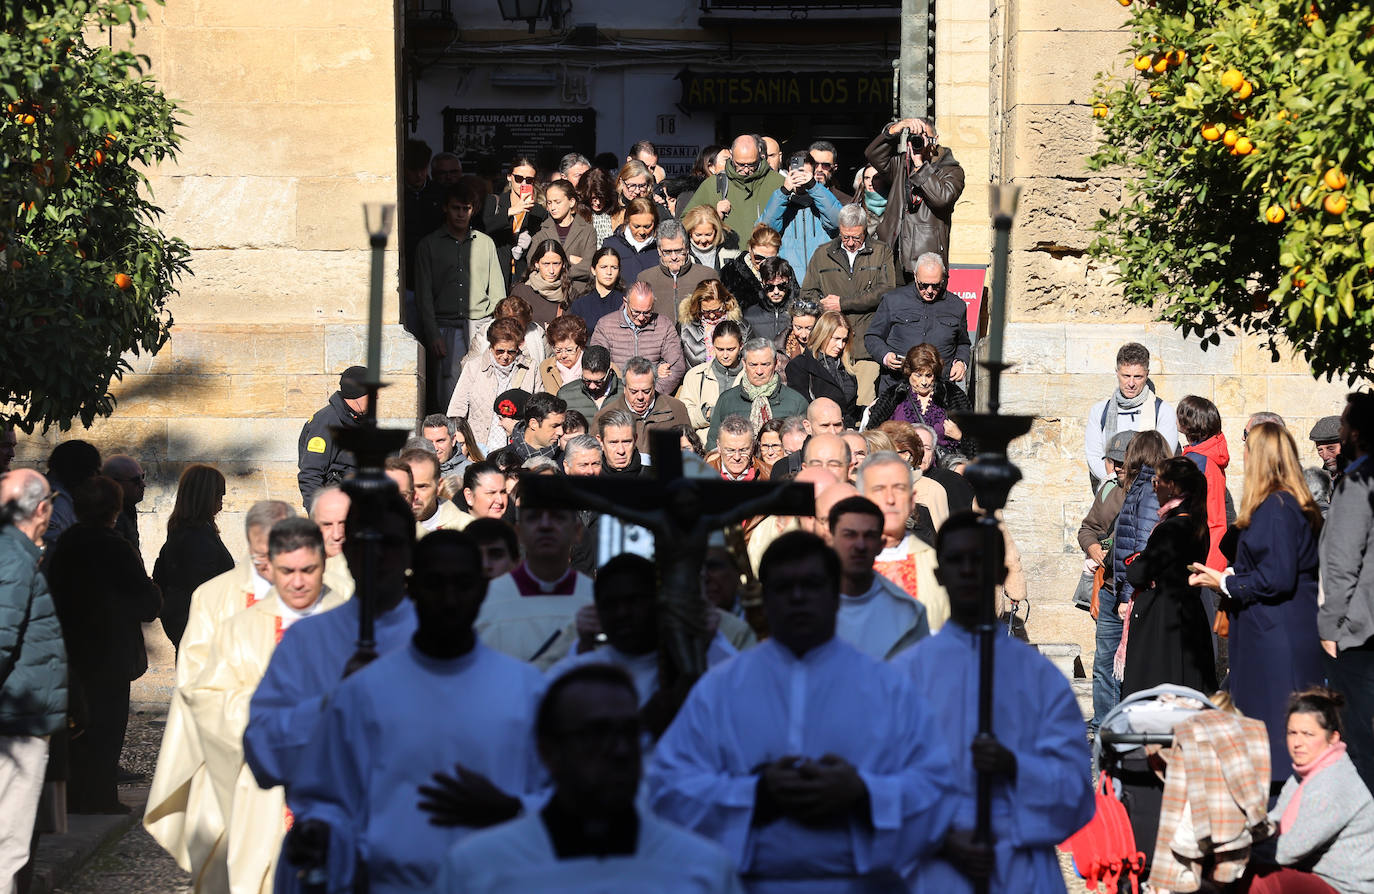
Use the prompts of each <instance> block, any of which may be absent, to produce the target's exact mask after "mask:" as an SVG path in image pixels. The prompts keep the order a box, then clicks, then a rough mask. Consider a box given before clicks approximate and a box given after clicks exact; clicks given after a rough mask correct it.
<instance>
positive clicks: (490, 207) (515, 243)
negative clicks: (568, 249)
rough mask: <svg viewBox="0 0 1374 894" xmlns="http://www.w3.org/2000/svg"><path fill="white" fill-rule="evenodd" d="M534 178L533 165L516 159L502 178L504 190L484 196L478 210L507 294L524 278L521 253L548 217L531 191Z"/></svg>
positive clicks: (525, 261)
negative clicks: (499, 266)
mask: <svg viewBox="0 0 1374 894" xmlns="http://www.w3.org/2000/svg"><path fill="white" fill-rule="evenodd" d="M538 176H539V175H538V172H537V171H536V170H535V167H534V162H533V161H531V160H530V159H528V158H526V157H524V156H521V157H520V158H517V159H516V160H515V161H514V162H513V163H512V164H511V168H510V173H509V174H508V175H506V183H507V188H506V189H505V190H503V191H501V192H500V193H499V194H497V195H493V196H488V197H487V201H486V204H485V207H484V208H483V210H482V232H484V233H486V234H487V235H488V236H490V237H491V241H492V242H495V243H496V255H497V258H498V259H499V260H500V262H501V272H502V274H504V276H505V278H506V290H507V291H509V290H510V284H511V283H512V282H520V281H522V280H523V279H524V278H525V274H526V270H527V268H528V259H527V258H526V257H525V252H526V251H528V250H529V247H530V243H532V242H533V241H534V234H535V233H538V232H539V228H540V227H542V226H543V225H544V220H545V219H546V218H547V217H548V212H547V211H545V210H544V208H543V202H542V201H541V200H540V197H539V195H538V194H537V191H536V189H535V181H536V179H537V178H538Z"/></svg>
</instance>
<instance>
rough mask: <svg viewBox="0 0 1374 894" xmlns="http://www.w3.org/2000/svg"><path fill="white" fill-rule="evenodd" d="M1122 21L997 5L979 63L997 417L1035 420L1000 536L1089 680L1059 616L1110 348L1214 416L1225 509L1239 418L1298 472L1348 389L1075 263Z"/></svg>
mask: <svg viewBox="0 0 1374 894" xmlns="http://www.w3.org/2000/svg"><path fill="white" fill-rule="evenodd" d="M946 5H947V4H946ZM1128 12H1129V11H1128V10H1125V9H1123V8H1122V7H1120V6H1119V5H1118V4H1116V3H1111V2H1102V0H1073V2H1053V0H994V2H993V4H992V18H991V22H992V27H991V32H992V37H993V40H992V41H991V44H990V47H991V56H992V58H991V61H990V64H989V65H988V66H987V68H988V70H990V71H991V72H992V78H991V79H990V87H989V105H990V108H991V109H992V114H991V115H990V128H991V140H990V142H991V144H992V146H993V152H992V163H991V169H990V171H991V176H992V177H993V178H995V179H999V180H1003V181H1011V182H1014V183H1017V184H1019V185H1021V186H1022V187H1023V192H1022V196H1021V204H1020V209H1019V212H1018V214H1017V217H1016V223H1015V227H1014V229H1013V232H1012V256H1011V269H1010V273H1009V276H1008V283H1009V288H1008V305H1009V317H1008V320H1009V322H1008V325H1007V330H1006V354H1007V357H1006V359H1007V360H1008V361H1009V362H1014V363H1016V364H1017V365H1016V367H1015V369H1014V370H1013V371H1012V372H1011V373H1010V374H1009V375H1008V376H1007V377H1006V378H1005V380H1004V383H1005V384H1004V395H1005V399H1004V411H1005V412H1014V413H1027V414H1033V415H1036V416H1038V417H1039V419H1038V420H1037V422H1036V424H1035V428H1034V429H1033V431H1032V432H1031V434H1030V435H1029V436H1028V437H1026V438H1024V439H1022V440H1020V441H1018V442H1016V443H1015V444H1014V445H1013V457H1012V458H1013V460H1014V461H1015V462H1016V463H1017V464H1018V465H1019V466H1020V467H1021V470H1022V472H1023V473H1024V475H1025V479H1024V481H1022V482H1021V483H1020V484H1019V485H1018V486H1017V487H1016V489H1015V490H1013V492H1012V500H1011V503H1010V505H1009V506H1008V509H1007V512H1006V518H1007V524H1008V526H1009V528H1010V530H1011V531H1012V534H1013V536H1014V537H1015V538H1016V541H1017V543H1018V544H1019V546H1020V548H1021V552H1022V555H1023V560H1024V563H1025V568H1026V574H1027V577H1028V579H1029V585H1030V594H1031V599H1032V601H1033V604H1034V609H1033V611H1032V617H1031V622H1030V628H1031V635H1032V637H1033V638H1034V639H1036V640H1038V641H1042V642H1056V641H1057V642H1077V643H1079V644H1081V645H1082V647H1083V660H1084V662H1085V664H1086V665H1087V666H1089V667H1090V666H1091V662H1090V653H1091V650H1092V625H1091V620H1090V619H1089V617H1088V616H1087V614H1086V613H1084V612H1081V611H1078V610H1076V609H1073V608H1072V607H1070V605H1069V599H1070V597H1071V595H1072V593H1073V588H1074V585H1075V583H1076V581H1077V578H1078V575H1079V573H1080V571H1081V569H1082V553H1081V552H1080V551H1079V549H1078V546H1077V537H1076V535H1077V531H1078V527H1079V525H1080V523H1081V521H1082V518H1083V515H1084V514H1085V513H1086V511H1087V509H1088V506H1089V505H1090V503H1091V493H1090V490H1089V484H1088V477H1087V470H1086V462H1085V459H1084V456H1083V434H1084V428H1085V426H1086V423H1087V414H1088V409H1089V407H1090V406H1091V405H1092V404H1093V403H1095V402H1096V401H1099V400H1102V399H1103V398H1105V397H1107V396H1108V395H1109V394H1110V393H1111V391H1112V389H1113V388H1114V387H1115V379H1114V376H1113V369H1114V362H1115V355H1116V350H1117V348H1118V347H1119V346H1120V345H1121V344H1122V343H1124V342H1126V341H1138V342H1141V343H1143V344H1144V345H1146V346H1147V347H1148V348H1149V349H1150V352H1151V355H1152V362H1151V370H1150V371H1151V375H1152V378H1153V380H1154V383H1155V385H1156V386H1157V388H1158V392H1159V394H1160V396H1161V397H1163V398H1165V399H1166V400H1169V401H1175V402H1176V401H1177V400H1178V399H1179V398H1181V397H1183V396H1184V395H1187V394H1196V395H1200V396H1202V397H1206V398H1208V399H1209V400H1212V401H1214V402H1215V403H1216V404H1217V406H1218V407H1219V409H1220V410H1221V414H1222V417H1223V421H1224V424H1225V429H1224V430H1225V433H1226V435H1227V437H1228V439H1229V441H1230V447H1231V450H1232V457H1233V458H1232V464H1231V466H1230V469H1229V470H1228V476H1229V478H1228V480H1229V486H1230V490H1231V492H1232V495H1233V497H1235V498H1236V500H1237V501H1239V497H1240V494H1241V482H1242V475H1243V471H1244V464H1243V457H1242V455H1241V454H1242V446H1241V441H1240V435H1241V431H1242V428H1243V426H1244V422H1245V418H1246V417H1247V416H1248V415H1249V414H1250V413H1253V412H1256V411H1259V410H1264V409H1268V410H1273V411H1276V412H1278V413H1280V414H1282V415H1283V416H1284V417H1285V419H1286V420H1287V422H1288V423H1289V427H1290V429H1291V430H1292V431H1293V433H1294V435H1295V436H1296V437H1297V438H1298V442H1299V447H1300V450H1301V452H1302V456H1303V460H1304V462H1305V463H1306V464H1309V465H1317V464H1319V463H1318V460H1317V457H1316V453H1315V451H1314V450H1313V448H1312V444H1311V442H1310V441H1308V440H1307V438H1306V435H1307V432H1308V431H1309V430H1310V428H1311V426H1312V424H1313V423H1314V422H1315V421H1316V419H1317V418H1318V417H1321V416H1325V415H1329V414H1332V413H1338V412H1340V409H1341V407H1342V405H1343V396H1344V394H1345V392H1346V389H1345V388H1344V387H1342V386H1341V385H1340V384H1331V383H1326V382H1318V381H1315V380H1314V379H1313V377H1312V375H1311V371H1310V369H1309V368H1308V367H1307V366H1306V365H1305V364H1302V363H1300V362H1298V361H1295V360H1293V359H1292V358H1291V357H1289V356H1286V355H1285V356H1282V357H1280V358H1279V359H1278V360H1273V359H1272V358H1271V356H1270V353H1269V351H1268V350H1267V349H1265V348H1263V347H1262V346H1261V345H1260V344H1259V343H1258V341H1257V340H1256V339H1253V338H1239V337H1237V338H1229V339H1223V341H1222V343H1221V344H1220V345H1219V346H1216V347H1210V349H1209V350H1206V351H1204V350H1202V349H1201V347H1200V345H1199V344H1198V342H1197V340H1196V339H1185V338H1184V337H1183V336H1182V335H1181V334H1179V333H1178V332H1176V331H1175V330H1174V329H1172V328H1171V327H1169V326H1167V325H1165V324H1160V323H1154V322H1151V315H1150V313H1149V312H1148V311H1147V310H1143V309H1139V308H1128V307H1126V306H1125V305H1124V304H1123V303H1122V301H1121V296H1120V290H1119V289H1117V288H1116V287H1114V286H1113V284H1112V283H1111V276H1110V273H1111V271H1110V270H1109V269H1105V268H1103V267H1102V266H1101V265H1099V264H1098V263H1096V262H1095V261H1093V260H1091V259H1090V258H1088V256H1087V255H1086V253H1085V250H1086V248H1087V246H1088V243H1089V241H1090V238H1091V233H1090V231H1089V227H1090V226H1091V224H1092V222H1093V221H1095V220H1097V219H1098V216H1099V211H1100V210H1101V209H1104V208H1108V209H1109V208H1112V207H1115V205H1116V204H1117V203H1119V202H1120V201H1121V184H1120V179H1119V177H1116V176H1107V175H1104V174H1099V173H1093V172H1089V171H1088V170H1087V168H1086V165H1085V158H1086V156H1087V155H1088V154H1089V153H1090V152H1091V151H1092V148H1093V146H1094V145H1095V139H1096V133H1095V129H1094V127H1093V123H1092V122H1093V119H1092V115H1091V108H1090V107H1091V97H1092V92H1093V87H1094V83H1095V79H1096V74H1097V72H1099V71H1109V70H1118V71H1119V70H1121V67H1122V66H1125V65H1127V64H1128V60H1127V59H1126V57H1124V56H1122V55H1120V53H1121V49H1122V48H1123V47H1124V46H1125V43H1126V38H1125V33H1124V31H1122V30H1121V28H1122V25H1123V24H1124V23H1125V21H1126V20H1127V18H1128ZM938 70H939V69H938V65H937V72H938ZM970 179H972V178H971V177H970ZM985 207H986V206H983V207H982V208H979V209H976V211H977V213H978V214H981V215H983V216H982V217H980V218H978V217H975V215H974V211H975V209H969V217H970V218H974V219H971V220H969V221H968V223H969V228H970V229H976V228H977V227H978V225H979V224H980V223H981V224H982V227H981V234H982V238H983V239H984V240H985V241H984V245H985V246H986V245H987V244H988V242H987V240H989V239H990V234H989V233H988V229H987V226H986V220H987V217H986V210H985ZM985 251H986V248H985Z"/></svg>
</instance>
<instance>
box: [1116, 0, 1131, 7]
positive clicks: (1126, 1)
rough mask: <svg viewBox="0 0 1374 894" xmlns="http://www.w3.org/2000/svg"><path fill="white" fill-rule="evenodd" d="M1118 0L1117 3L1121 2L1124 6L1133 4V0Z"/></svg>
mask: <svg viewBox="0 0 1374 894" xmlns="http://www.w3.org/2000/svg"><path fill="white" fill-rule="evenodd" d="M1116 2H1117V3H1120V4H1121V5H1122V6H1130V5H1131V0H1116Z"/></svg>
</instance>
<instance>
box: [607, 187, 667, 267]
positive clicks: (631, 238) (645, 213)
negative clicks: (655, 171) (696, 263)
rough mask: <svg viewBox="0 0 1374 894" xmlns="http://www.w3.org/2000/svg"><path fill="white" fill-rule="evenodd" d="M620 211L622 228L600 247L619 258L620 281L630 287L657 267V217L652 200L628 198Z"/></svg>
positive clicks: (608, 237)
mask: <svg viewBox="0 0 1374 894" xmlns="http://www.w3.org/2000/svg"><path fill="white" fill-rule="evenodd" d="M640 167H643V165H640ZM646 170H647V168H646ZM624 212H625V213H624V220H625V223H624V225H623V226H621V227H619V228H618V229H617V230H616V231H615V232H614V233H612V234H611V235H609V236H607V237H606V242H605V245H604V246H603V247H604V248H613V249H615V253H616V254H618V255H620V279H621V281H622V282H624V283H626V284H627V285H632V284H633V283H634V282H635V280H637V279H639V274H641V273H643V272H644V271H645V270H652V269H654V268H655V267H657V266H658V260H659V259H658V239H657V235H656V234H657V233H658V214H657V212H655V211H654V203H653V201H652V200H650V199H647V198H644V197H642V196H641V197H639V198H636V199H631V200H630V203H629V204H628V205H626V206H625V209H624Z"/></svg>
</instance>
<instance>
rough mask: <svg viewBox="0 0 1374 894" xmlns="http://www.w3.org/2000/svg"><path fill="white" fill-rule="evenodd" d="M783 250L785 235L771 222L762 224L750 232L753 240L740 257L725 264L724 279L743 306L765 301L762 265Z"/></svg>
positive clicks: (721, 276)
mask: <svg viewBox="0 0 1374 894" xmlns="http://www.w3.org/2000/svg"><path fill="white" fill-rule="evenodd" d="M781 249H782V235H781V234H780V233H778V231H777V230H775V229H773V228H772V227H770V226H768V225H767V224H759V225H758V226H756V227H754V231H753V232H752V233H750V234H749V242H748V244H747V245H746V246H745V249H744V251H743V252H742V253H741V254H740V256H739V257H737V258H735V259H734V260H733V261H730V262H729V263H727V264H723V265H721V268H720V281H721V282H722V283H724V284H725V288H726V289H728V290H729V292H730V294H731V295H734V296H735V300H736V301H738V302H739V305H740V307H743V308H746V309H748V308H750V307H753V306H754V305H756V304H762V303H763V280H762V279H761V278H760V277H759V265H760V264H762V263H763V262H764V261H766V260H768V259H769V258H776V257H777V256H778V252H779V251H780V250H781Z"/></svg>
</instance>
